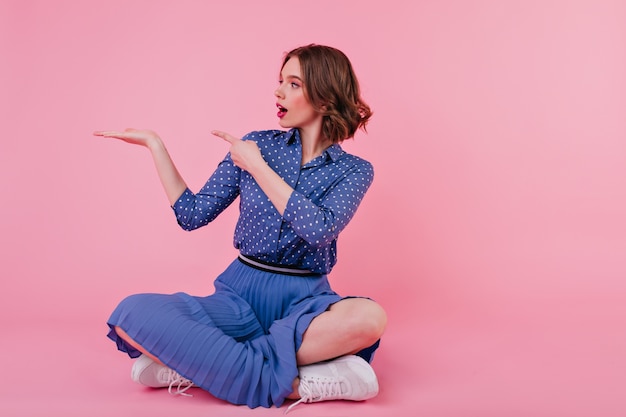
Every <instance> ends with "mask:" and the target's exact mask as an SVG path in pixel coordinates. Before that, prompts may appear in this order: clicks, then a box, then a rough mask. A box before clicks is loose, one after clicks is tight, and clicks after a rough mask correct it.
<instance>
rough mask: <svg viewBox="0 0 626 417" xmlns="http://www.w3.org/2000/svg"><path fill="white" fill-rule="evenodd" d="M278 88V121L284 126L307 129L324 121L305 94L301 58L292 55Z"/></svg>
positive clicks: (286, 64) (283, 71)
mask: <svg viewBox="0 0 626 417" xmlns="http://www.w3.org/2000/svg"><path fill="white" fill-rule="evenodd" d="M278 83H279V84H278V88H277V89H276V91H275V92H274V95H275V96H276V98H277V99H278V100H277V102H276V107H278V113H277V114H276V115H277V116H278V119H279V121H278V123H279V124H280V126H281V127H284V128H293V127H298V128H300V129H306V128H308V127H312V126H315V125H316V124H319V125H320V126H321V123H322V115H321V114H320V113H318V112H317V111H315V109H314V108H313V106H312V105H311V103H309V101H308V100H307V98H306V96H305V95H304V84H303V82H302V73H301V71H300V60H299V59H298V58H297V57H291V58H290V59H289V60H288V61H287V62H286V63H285V66H284V67H283V69H282V70H281V72H280V78H279V80H278Z"/></svg>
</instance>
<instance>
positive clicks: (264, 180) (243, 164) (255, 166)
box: [212, 131, 294, 216]
mask: <svg viewBox="0 0 626 417" xmlns="http://www.w3.org/2000/svg"><path fill="white" fill-rule="evenodd" d="M212 133H213V134H214V135H215V136H219V137H220V138H222V139H224V140H225V141H227V142H228V143H230V145H231V148H230V155H231V158H232V160H233V162H234V164H235V165H236V166H238V167H239V168H241V169H243V170H244V171H247V172H248V173H249V174H250V175H252V177H253V178H254V180H255V181H256V182H257V184H259V187H261V189H262V190H263V192H264V193H265V195H267V198H269V199H270V201H271V202H272V204H273V205H274V207H275V208H276V210H278V213H280V215H281V216H282V215H283V213H284V212H285V207H287V202H288V201H289V198H290V197H291V194H292V193H293V191H294V190H293V188H291V186H290V185H289V184H287V183H286V182H285V181H284V180H283V179H282V178H281V177H280V176H279V175H278V174H277V173H276V172H274V170H273V169H272V168H271V167H270V166H269V165H268V164H267V162H265V159H263V155H261V151H260V150H259V147H258V146H257V144H256V143H255V142H253V141H248V140H241V139H239V138H236V137H234V136H232V135H230V134H228V133H225V132H220V131H213V132H212Z"/></svg>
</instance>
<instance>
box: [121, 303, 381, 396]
mask: <svg viewBox="0 0 626 417" xmlns="http://www.w3.org/2000/svg"><path fill="white" fill-rule="evenodd" d="M386 324H387V317H386V314H385V312H384V310H383V309H382V307H380V306H379V305H378V304H377V303H376V302H374V301H372V300H369V299H366V298H348V299H343V300H341V301H338V302H337V303H335V304H333V305H332V306H331V307H330V308H329V309H328V310H327V311H326V312H324V313H322V314H320V315H319V316H317V317H316V318H315V319H313V320H312V321H311V324H310V325H309V327H308V329H307V330H306V332H305V333H304V335H303V338H302V344H301V346H300V349H299V350H298V352H297V353H296V360H297V363H298V365H309V364H312V363H317V362H322V361H325V360H328V359H333V358H336V357H339V356H343V355H348V354H354V353H356V352H358V351H360V350H362V349H365V348H367V347H369V346H371V345H372V344H374V343H375V342H376V341H377V340H378V339H379V338H380V337H381V335H382V334H383V332H384V330H385V326H386ZM115 331H116V332H117V334H118V336H119V337H120V338H122V339H123V340H125V341H126V342H127V343H128V344H129V345H131V346H132V347H134V348H135V349H137V350H139V351H140V352H142V353H143V354H144V355H146V356H148V357H149V358H151V359H152V360H154V361H155V362H157V363H161V361H159V359H158V358H157V357H155V356H154V355H153V354H151V353H150V352H148V351H147V350H146V349H144V348H143V347H142V346H141V345H139V343H137V342H135V341H134V340H133V339H132V338H130V337H129V336H128V334H126V332H125V331H124V330H123V329H121V328H120V327H118V326H116V327H115ZM298 385H299V380H298V379H297V378H296V380H295V381H294V383H293V388H294V391H293V393H292V394H291V395H290V396H289V397H288V398H291V399H294V398H298V397H299V396H298V394H297V393H298V389H297V388H298Z"/></svg>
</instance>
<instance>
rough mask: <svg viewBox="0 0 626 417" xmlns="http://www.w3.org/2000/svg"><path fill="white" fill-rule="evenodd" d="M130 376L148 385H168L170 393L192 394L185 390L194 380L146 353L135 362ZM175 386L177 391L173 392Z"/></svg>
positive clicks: (154, 386) (163, 386)
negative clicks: (154, 359) (159, 362)
mask: <svg viewBox="0 0 626 417" xmlns="http://www.w3.org/2000/svg"><path fill="white" fill-rule="evenodd" d="M130 377H131V379H132V380H133V381H135V382H137V383H139V384H141V385H145V386H147V387H152V388H165V387H167V388H168V391H169V393H170V394H181V395H185V396H190V394H186V393H185V391H187V390H188V389H189V388H191V387H192V386H193V382H191V381H190V380H189V379H187V378H185V377H183V376H181V375H180V374H179V373H178V372H176V371H174V370H173V369H170V368H168V367H167V366H164V365H161V364H158V363H156V362H155V361H153V360H152V359H150V358H149V357H147V356H146V355H141V356H140V357H139V358H137V360H136V361H135V363H133V367H132V369H131V371H130ZM174 388H176V391H174V392H172V390H173V389H174Z"/></svg>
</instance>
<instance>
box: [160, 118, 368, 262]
mask: <svg viewBox="0 0 626 417" xmlns="http://www.w3.org/2000/svg"><path fill="white" fill-rule="evenodd" d="M243 139H244V140H252V141H255V142H256V143H257V145H258V146H259V149H260V150H261V154H262V155H263V158H264V159H265V161H266V162H267V163H268V164H269V165H270V167H272V169H273V170H274V171H275V172H276V173H278V175H280V176H281V178H283V180H284V181H285V182H287V183H288V184H289V185H290V186H291V187H292V188H293V189H294V191H293V193H292V194H291V197H290V198H289V201H288V202H287V207H286V209H285V212H284V213H283V215H282V216H281V215H280V214H279V213H278V211H277V210H276V209H275V208H274V206H273V205H272V203H271V201H270V200H269V198H267V196H266V195H265V193H263V191H262V190H261V188H260V187H259V186H258V184H257V183H256V181H255V180H254V179H253V178H252V176H251V175H250V174H248V173H247V172H245V171H242V170H241V169H239V168H238V167H236V166H235V165H234V164H233V162H232V160H231V158H230V155H227V156H226V158H224V160H223V161H222V162H221V163H220V164H219V165H218V167H217V170H216V171H215V172H214V173H213V175H212V176H211V178H209V180H208V181H207V183H206V184H205V185H204V187H202V189H201V190H200V191H199V192H198V193H197V194H193V193H192V192H191V191H190V190H185V192H184V193H183V194H182V195H181V197H180V198H179V199H178V201H177V202H176V203H175V204H174V206H172V208H173V209H174V212H175V214H176V217H177V220H178V223H179V224H180V226H181V227H182V228H183V229H185V230H194V229H197V228H198V227H201V226H204V225H206V224H207V223H209V222H210V221H212V220H213V219H215V218H216V217H217V215H219V214H220V213H221V212H222V211H223V210H224V209H225V208H226V207H228V206H229V205H230V204H231V203H232V202H233V201H234V200H235V199H236V198H237V196H240V202H239V212H240V214H239V220H238V222H237V226H236V228H235V236H234V245H235V247H236V248H237V249H239V250H240V251H241V253H242V254H244V255H247V256H252V257H254V258H257V259H260V260H262V261H266V262H271V263H275V264H280V265H288V266H292V267H297V268H303V269H308V270H311V271H314V272H319V273H328V272H330V270H331V269H332V267H333V266H334V265H335V263H336V260H337V237H338V236H339V233H340V232H341V231H342V230H343V229H344V228H345V227H346V225H347V224H348V222H349V221H350V220H351V219H352V217H353V216H354V213H355V212H356V209H357V208H358V206H359V204H360V202H361V200H362V199H363V196H364V195H365V192H366V191H367V189H368V188H369V186H370V185H371V183H372V180H373V178H374V171H373V168H372V165H371V164H370V163H369V162H367V161H365V160H363V159H361V158H359V157H357V156H354V155H350V154H348V153H346V152H344V151H343V149H341V146H339V145H332V146H330V147H329V148H328V149H327V150H326V151H325V152H324V153H323V154H322V155H321V156H319V157H317V158H315V159H314V160H312V161H310V162H308V163H307V164H305V165H304V166H300V165H301V160H302V146H301V143H300V136H299V132H298V130H297V129H292V130H290V131H288V132H283V131H280V130H268V131H260V132H252V133H249V134H248V135H246V136H245V137H244V138H243Z"/></svg>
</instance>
